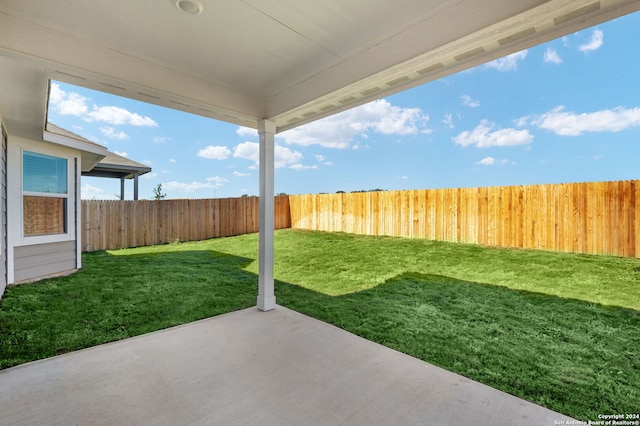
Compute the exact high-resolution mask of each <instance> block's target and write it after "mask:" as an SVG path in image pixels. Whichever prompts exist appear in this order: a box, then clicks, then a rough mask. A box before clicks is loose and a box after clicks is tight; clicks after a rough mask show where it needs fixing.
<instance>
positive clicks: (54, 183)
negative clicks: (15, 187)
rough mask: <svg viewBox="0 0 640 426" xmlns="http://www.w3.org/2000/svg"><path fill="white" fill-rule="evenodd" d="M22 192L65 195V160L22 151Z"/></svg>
mask: <svg viewBox="0 0 640 426" xmlns="http://www.w3.org/2000/svg"><path fill="white" fill-rule="evenodd" d="M22 182H23V188H22V190H23V191H28V192H46V193H51V194H66V193H67V160H66V159H65V158H58V157H52V156H50V155H44V154H38V153H35V152H29V151H23V155H22Z"/></svg>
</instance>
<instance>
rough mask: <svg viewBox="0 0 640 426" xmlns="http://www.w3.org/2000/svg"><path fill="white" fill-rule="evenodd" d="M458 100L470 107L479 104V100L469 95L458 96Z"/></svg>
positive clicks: (475, 106)
mask: <svg viewBox="0 0 640 426" xmlns="http://www.w3.org/2000/svg"><path fill="white" fill-rule="evenodd" d="M460 100H461V101H462V105H465V106H468V107H470V108H477V107H479V106H480V102H478V101H477V100H475V99H473V98H472V97H471V96H469V95H462V96H460Z"/></svg>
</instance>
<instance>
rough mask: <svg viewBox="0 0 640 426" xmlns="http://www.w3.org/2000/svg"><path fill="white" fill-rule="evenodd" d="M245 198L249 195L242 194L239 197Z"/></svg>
mask: <svg viewBox="0 0 640 426" xmlns="http://www.w3.org/2000/svg"><path fill="white" fill-rule="evenodd" d="M247 197H249V194H242V195H241V196H240V198H247Z"/></svg>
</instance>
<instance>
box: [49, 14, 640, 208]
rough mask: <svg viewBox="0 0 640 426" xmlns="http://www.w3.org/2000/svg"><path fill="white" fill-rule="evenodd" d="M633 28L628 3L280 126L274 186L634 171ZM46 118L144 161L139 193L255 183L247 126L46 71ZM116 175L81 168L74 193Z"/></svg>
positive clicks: (637, 31) (478, 181)
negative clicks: (503, 52)
mask: <svg viewBox="0 0 640 426" xmlns="http://www.w3.org/2000/svg"><path fill="white" fill-rule="evenodd" d="M639 39H640V14H638V13H635V14H632V15H628V16H626V17H622V18H618V19H616V20H614V21H611V22H608V23H605V24H602V25H599V26H597V27H594V28H590V29H587V30H584V31H581V32H578V33H575V34H571V35H568V36H566V37H563V38H561V39H558V40H554V41H552V42H549V43H546V44H544V45H541V46H537V47H534V48H531V49H528V50H525V51H522V52H518V53H516V54H513V55H510V56H508V57H505V58H502V59H499V60H497V61H493V62H491V63H489V64H485V65H482V66H479V67H476V68H474V69H471V70H467V71H464V72H461V73H458V74H455V75H452V76H449V77H447V78H444V79H441V80H438V81H434V82H431V83H428V84H425V85H422V86H419V87H416V88H414V89H411V90H408V91H405V92H402V93H399V94H396V95H394V96H390V97H387V98H385V99H381V100H378V101H375V102H372V103H370V104H367V105H363V106H361V107H358V108H355V109H352V110H349V111H346V112H343V113H341V114H338V115H335V116H332V117H328V118H326V119H323V120H320V121H317V122H315V123H311V124H308V125H306V126H302V127H299V128H296V129H292V130H290V131H288V132H284V133H282V134H280V135H278V136H276V167H277V168H276V175H275V180H276V182H275V191H276V193H280V192H286V193H288V194H304V193H318V192H328V193H333V192H336V191H338V190H343V191H347V192H349V191H355V190H362V189H365V190H367V189H374V188H380V189H386V190H391V189H428V188H446V187H476V186H495V185H520V184H536V183H561V182H585V181H603V180H623V179H638V178H639V177H640V168H639V167H638V165H639V164H640V72H639V71H640V51H639V50H638V46H637V40H639ZM49 120H50V121H52V122H53V123H55V124H57V125H59V126H62V127H64V128H66V129H69V130H71V131H73V132H76V133H78V134H80V135H82V136H84V137H86V138H87V139H90V140H93V141H95V142H98V143H101V144H103V145H105V146H106V147H107V148H108V149H109V150H111V151H113V152H117V153H119V154H121V155H125V156H127V157H128V158H130V159H132V160H135V161H138V162H141V163H145V164H148V165H149V166H151V167H152V169H153V171H152V172H151V173H149V174H147V175H145V176H143V177H142V178H141V179H140V198H148V199H150V198H153V188H155V187H156V186H157V185H158V184H159V183H161V184H162V186H163V189H164V192H166V194H167V198H211V197H239V196H241V195H243V194H249V195H257V194H258V170H257V163H256V161H257V155H258V145H257V142H258V138H257V134H256V132H255V131H252V130H250V129H247V128H242V127H239V126H237V125H232V124H228V123H223V122H219V121H215V120H211V119H208V118H204V117H199V116H195V115H190V114H186V113H182V112H179V111H173V110H170V109H167V108H163V107H158V106H154V105H149V104H144V103H141V102H137V101H132V100H129V99H124V98H119V97H116V96H112V95H107V94H104V93H100V92H95V91H91V90H88V89H84V88H80V87H76V86H71V85H67V84H63V83H55V82H54V84H53V88H52V93H51V104H50V107H49ZM119 188H120V184H119V181H118V180H116V179H103V178H83V181H82V196H83V198H85V199H111V198H116V196H117V195H116V194H118V193H119ZM132 192H133V187H132V185H131V184H127V198H128V199H131V198H132Z"/></svg>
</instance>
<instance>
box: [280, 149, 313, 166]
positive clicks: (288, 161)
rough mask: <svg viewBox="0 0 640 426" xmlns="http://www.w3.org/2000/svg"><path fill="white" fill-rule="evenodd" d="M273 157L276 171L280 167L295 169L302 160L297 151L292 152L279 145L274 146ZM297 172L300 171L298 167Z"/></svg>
mask: <svg viewBox="0 0 640 426" xmlns="http://www.w3.org/2000/svg"><path fill="white" fill-rule="evenodd" d="M274 157H275V159H274V160H275V167H276V169H279V168H282V167H291V168H296V167H297V166H300V164H298V163H299V162H300V161H301V160H302V154H301V153H299V152H298V151H292V150H290V149H289V148H286V147H284V146H280V145H276V147H275V153H274ZM314 168H315V167H314ZM298 170H300V167H298Z"/></svg>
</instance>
